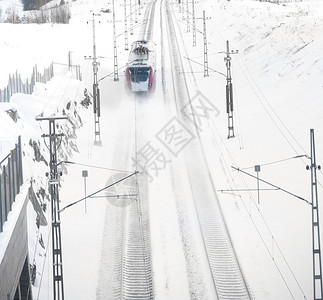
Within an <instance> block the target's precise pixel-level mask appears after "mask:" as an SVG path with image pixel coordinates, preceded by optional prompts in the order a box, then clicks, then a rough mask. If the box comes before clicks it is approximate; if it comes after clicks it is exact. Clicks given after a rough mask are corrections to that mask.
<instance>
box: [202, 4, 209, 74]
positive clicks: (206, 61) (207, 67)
mask: <svg viewBox="0 0 323 300" xmlns="http://www.w3.org/2000/svg"><path fill="white" fill-rule="evenodd" d="M203 40H204V77H206V76H209V66H208V57H207V41H206V22H205V10H203Z"/></svg>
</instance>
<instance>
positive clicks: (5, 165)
mask: <svg viewBox="0 0 323 300" xmlns="http://www.w3.org/2000/svg"><path fill="white" fill-rule="evenodd" d="M22 183H23V173H22V151H21V137H20V136H19V138H18V143H17V144H16V145H15V148H14V149H13V150H11V151H10V153H9V154H8V155H7V156H6V157H5V158H4V159H3V160H2V161H1V162H0V232H2V231H3V225H4V222H6V221H7V220H8V214H9V212H10V211H11V209H12V204H13V202H14V201H15V198H16V195H17V194H19V192H20V187H21V185H22Z"/></svg>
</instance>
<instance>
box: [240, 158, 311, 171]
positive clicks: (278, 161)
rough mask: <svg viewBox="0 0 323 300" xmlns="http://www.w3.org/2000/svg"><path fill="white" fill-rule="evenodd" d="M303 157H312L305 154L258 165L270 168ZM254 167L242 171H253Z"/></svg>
mask: <svg viewBox="0 0 323 300" xmlns="http://www.w3.org/2000/svg"><path fill="white" fill-rule="evenodd" d="M301 157H306V158H309V159H310V157H309V156H308V155H306V154H303V155H297V156H293V157H289V158H284V159H280V160H276V161H272V162H268V163H264V164H258V165H259V166H261V167H263V166H269V165H273V164H277V163H281V162H285V161H288V160H291V159H295V158H301ZM253 168H254V166H252V167H246V168H242V169H241V170H248V169H253Z"/></svg>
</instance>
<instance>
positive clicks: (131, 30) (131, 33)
mask: <svg viewBox="0 0 323 300" xmlns="http://www.w3.org/2000/svg"><path fill="white" fill-rule="evenodd" d="M129 3H130V4H129V7H130V35H133V20H132V3H131V0H129Z"/></svg>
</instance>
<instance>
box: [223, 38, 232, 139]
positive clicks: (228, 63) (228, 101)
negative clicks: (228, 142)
mask: <svg viewBox="0 0 323 300" xmlns="http://www.w3.org/2000/svg"><path fill="white" fill-rule="evenodd" d="M226 54H227V56H226V57H225V58H224V61H225V64H226V67H227V85H226V104H227V114H228V129H229V133H228V139H229V138H233V137H234V129H233V90H232V78H231V57H230V49H229V41H227V51H226Z"/></svg>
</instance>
